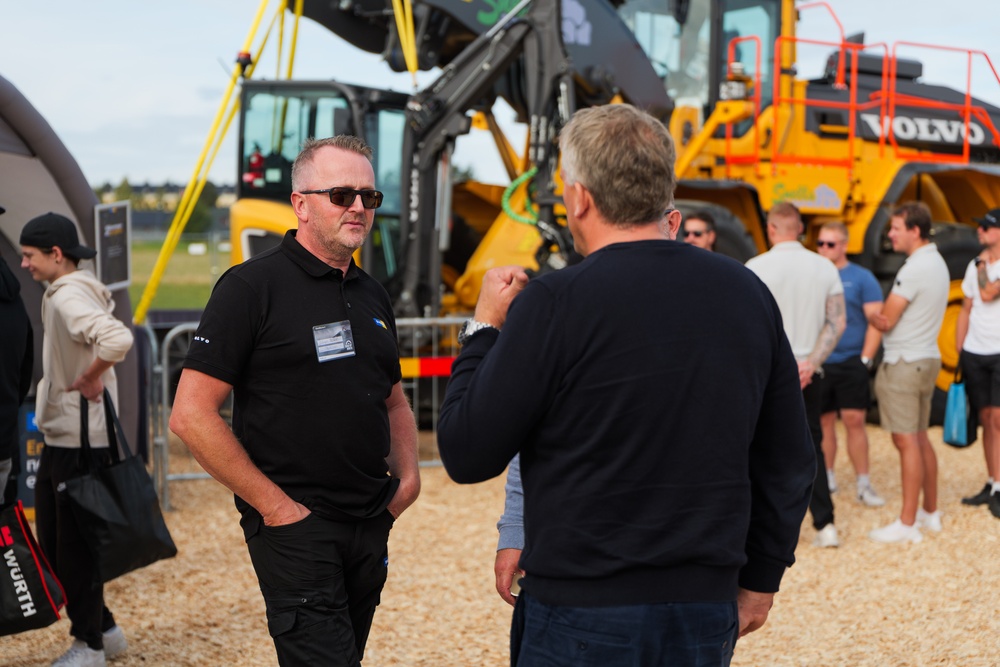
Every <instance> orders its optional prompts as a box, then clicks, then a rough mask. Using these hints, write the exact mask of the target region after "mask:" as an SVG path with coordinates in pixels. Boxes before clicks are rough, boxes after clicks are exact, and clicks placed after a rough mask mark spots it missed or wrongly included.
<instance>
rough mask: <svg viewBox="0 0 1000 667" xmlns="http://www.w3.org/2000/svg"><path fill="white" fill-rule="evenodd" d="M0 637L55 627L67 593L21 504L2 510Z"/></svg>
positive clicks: (0, 538)
mask: <svg viewBox="0 0 1000 667" xmlns="http://www.w3.org/2000/svg"><path fill="white" fill-rule="evenodd" d="M0 560H2V561H3V565H2V567H0V570H2V573H0V636H4V635H13V634H17V633H18V632H25V631H27V630H36V629H38V628H44V627H47V626H49V625H52V624H53V623H55V622H56V621H58V620H59V610H60V609H62V608H63V606H64V605H65V604H66V594H65V593H64V592H63V589H62V585H61V584H60V583H59V580H58V579H56V575H55V573H54V572H53V571H52V566H50V565H49V561H48V560H47V559H46V558H45V554H43V553H42V550H41V549H39V548H38V542H36V541H35V536H34V535H32V533H31V526H30V525H28V520H27V519H26V518H25V516H24V506H23V505H22V503H21V501H17V502H16V503H15V504H13V505H10V506H9V507H7V508H5V509H4V510H3V511H0Z"/></svg>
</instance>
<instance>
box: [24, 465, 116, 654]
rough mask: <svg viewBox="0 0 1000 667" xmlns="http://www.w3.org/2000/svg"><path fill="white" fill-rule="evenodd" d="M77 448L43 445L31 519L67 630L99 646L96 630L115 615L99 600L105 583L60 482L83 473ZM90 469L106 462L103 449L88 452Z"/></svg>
mask: <svg viewBox="0 0 1000 667" xmlns="http://www.w3.org/2000/svg"><path fill="white" fill-rule="evenodd" d="M80 456H81V453H80V450H79V449H69V448H66V447H50V446H46V447H45V448H44V449H42V458H41V461H40V462H39V464H38V477H37V478H36V480H35V519H36V521H35V523H36V526H37V528H38V544H39V545H40V546H41V547H42V551H43V552H45V556H46V557H47V558H48V559H49V562H50V563H51V564H52V567H53V568H54V569H55V571H56V576H57V577H59V581H60V582H61V583H62V585H63V589H64V590H65V591H66V613H67V615H68V616H69V620H70V622H71V623H72V625H71V627H70V631H69V632H70V634H71V635H72V636H73V637H75V638H77V639H79V640H81V641H83V642H86V643H87V646H89V647H90V648H92V649H94V650H95V651H99V650H101V649H103V648H104V642H103V640H102V638H101V634H102V633H103V632H106V631H108V630H110V629H111V628H113V627H114V626H115V619H114V616H112V615H111V612H110V611H109V610H108V608H107V606H106V605H105V604H104V584H102V583H101V581H100V578H99V577H98V575H97V565H96V564H95V563H94V559H93V558H92V557H91V555H90V550H89V548H88V547H87V543H86V542H85V541H84V539H83V534H82V533H81V532H80V528H79V527H78V526H77V523H76V519H75V517H74V516H73V508H72V507H70V503H69V500H68V499H67V498H66V494H65V493H60V492H59V485H60V484H62V483H63V482H65V481H66V480H68V479H72V478H74V477H79V476H80V475H83V474H84V473H85V472H86V468H85V467H83V466H81V465H80V461H81V459H80ZM90 456H91V459H92V461H93V467H94V468H100V467H104V466H107V465H109V464H110V463H111V456H110V454H109V453H108V449H107V448H104V449H94V450H91V452H90Z"/></svg>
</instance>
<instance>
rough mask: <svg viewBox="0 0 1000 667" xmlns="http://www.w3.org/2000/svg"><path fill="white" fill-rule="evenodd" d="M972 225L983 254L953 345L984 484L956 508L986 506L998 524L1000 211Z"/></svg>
mask: <svg viewBox="0 0 1000 667" xmlns="http://www.w3.org/2000/svg"><path fill="white" fill-rule="evenodd" d="M976 222H978V223H979V230H978V233H979V243H980V244H982V246H983V251H982V252H981V253H980V254H979V256H978V257H976V258H975V259H973V260H972V261H971V262H969V266H968V268H967V269H966V270H965V279H964V280H963V281H962V293H963V295H964V297H965V298H964V299H963V300H962V311H961V312H960V313H959V315H958V322H957V324H956V332H955V342H956V343H957V347H958V353H959V358H960V360H961V364H962V376H963V377H964V378H965V386H966V391H967V392H968V396H969V403H970V404H971V406H972V409H973V410H976V411H977V412H978V413H979V423H980V424H982V425H983V454H985V456H986V474H987V475H988V478H987V480H986V486H984V487H983V490H982V491H980V492H979V493H977V494H976V495H974V496H970V497H968V498H962V503H963V504H965V505H987V506H988V507H989V510H990V512H991V513H992V514H993V516H995V517H996V518H998V519H1000V209H993V210H992V211H990V212H989V213H987V214H986V215H985V216H983V217H982V218H976Z"/></svg>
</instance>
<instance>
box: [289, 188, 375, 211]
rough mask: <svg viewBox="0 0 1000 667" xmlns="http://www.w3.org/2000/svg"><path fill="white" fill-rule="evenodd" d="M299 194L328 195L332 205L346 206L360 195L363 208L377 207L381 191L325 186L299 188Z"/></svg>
mask: <svg viewBox="0 0 1000 667" xmlns="http://www.w3.org/2000/svg"><path fill="white" fill-rule="evenodd" d="M299 194H300V195H329V196H330V203H331V204H333V205H334V206H343V207H344V208H347V207H348V206H350V205H351V204H353V203H354V199H355V198H356V197H357V196H358V195H361V205H362V206H364V207H365V208H378V207H379V206H381V205H382V193H381V192H379V191H378V190H352V189H351V188H326V189H324V190H301V191H300V192H299Z"/></svg>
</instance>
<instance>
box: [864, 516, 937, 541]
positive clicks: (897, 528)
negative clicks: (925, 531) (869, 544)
mask: <svg viewBox="0 0 1000 667" xmlns="http://www.w3.org/2000/svg"><path fill="white" fill-rule="evenodd" d="M868 537H870V538H871V539H873V540H875V541H876V542H884V543H886V544H891V543H894V542H914V543H916V542H920V541H921V540H923V539H924V536H923V535H921V534H920V529H919V528H917V527H916V525H913V526H907V525H906V524H904V523H903V522H902V521H900V520H899V519H896V520H895V521H893V522H892V523H890V524H889V525H888V526H883V527H882V528H876V529H875V530H873V531H871V532H870V533H868Z"/></svg>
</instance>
